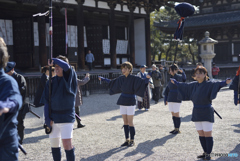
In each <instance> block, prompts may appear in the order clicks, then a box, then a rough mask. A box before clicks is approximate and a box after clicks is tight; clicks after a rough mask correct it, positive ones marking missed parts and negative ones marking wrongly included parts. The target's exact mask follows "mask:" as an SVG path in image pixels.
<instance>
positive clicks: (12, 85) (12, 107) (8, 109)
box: [0, 37, 22, 161]
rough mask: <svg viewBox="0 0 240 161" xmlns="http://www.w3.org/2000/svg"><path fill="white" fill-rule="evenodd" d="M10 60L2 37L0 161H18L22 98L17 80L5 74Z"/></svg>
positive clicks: (0, 59) (0, 60) (0, 54)
mask: <svg viewBox="0 0 240 161" xmlns="http://www.w3.org/2000/svg"><path fill="white" fill-rule="evenodd" d="M8 58H9V56H8V52H7V46H6V44H5V43H4V41H3V39H2V38H1V37H0V89H1V90H0V160H1V161H17V160H18V132H17V115H18V111H19V108H20V107H21V106H22V96H21V94H20V92H19V89H18V84H17V82H16V80H15V79H14V78H13V77H11V76H9V75H7V74H5V72H4V67H6V65H7V62H8Z"/></svg>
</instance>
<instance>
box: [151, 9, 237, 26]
mask: <svg viewBox="0 0 240 161" xmlns="http://www.w3.org/2000/svg"><path fill="white" fill-rule="evenodd" d="M177 21H178V20H174V21H165V22H154V25H155V26H156V27H160V28H174V29H175V28H176V27H177ZM237 22H238V23H240V11H231V12H222V13H213V14H204V15H196V16H192V17H189V18H185V28H192V27H200V26H212V25H220V24H229V23H237Z"/></svg>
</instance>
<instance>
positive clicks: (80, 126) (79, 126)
mask: <svg viewBox="0 0 240 161" xmlns="http://www.w3.org/2000/svg"><path fill="white" fill-rule="evenodd" d="M83 127H85V125H82V124H79V125H78V126H77V128H83Z"/></svg>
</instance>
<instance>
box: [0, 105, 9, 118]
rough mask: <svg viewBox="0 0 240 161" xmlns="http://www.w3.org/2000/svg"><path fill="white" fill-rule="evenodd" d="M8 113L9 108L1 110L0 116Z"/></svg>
mask: <svg viewBox="0 0 240 161" xmlns="http://www.w3.org/2000/svg"><path fill="white" fill-rule="evenodd" d="M8 112H9V108H6V107H4V108H1V109H0V116H1V115H2V114H3V113H8Z"/></svg>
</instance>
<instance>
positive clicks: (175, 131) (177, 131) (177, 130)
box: [172, 128, 181, 134]
mask: <svg viewBox="0 0 240 161" xmlns="http://www.w3.org/2000/svg"><path fill="white" fill-rule="evenodd" d="M180 133H181V132H180V131H179V129H177V128H176V129H175V130H174V132H173V133H172V134H180Z"/></svg>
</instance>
